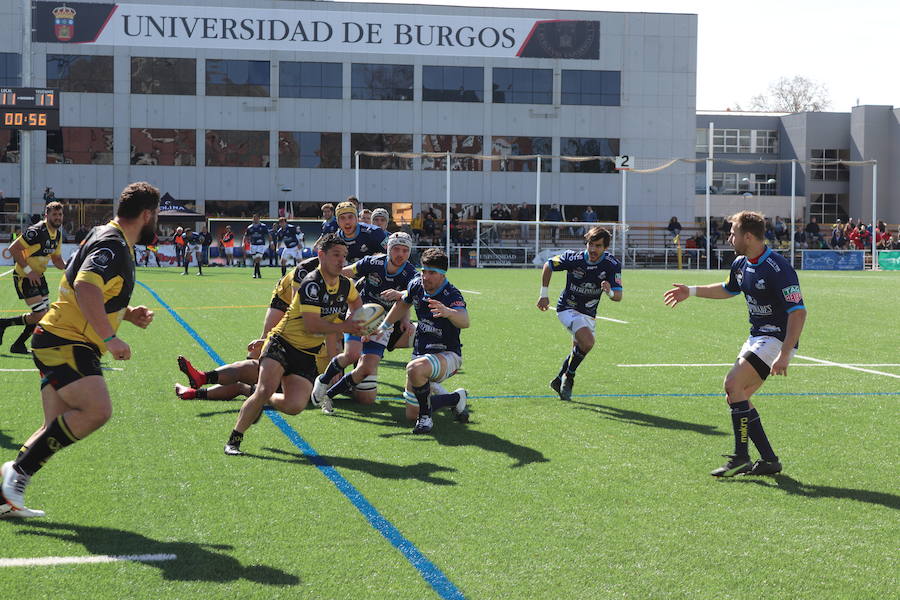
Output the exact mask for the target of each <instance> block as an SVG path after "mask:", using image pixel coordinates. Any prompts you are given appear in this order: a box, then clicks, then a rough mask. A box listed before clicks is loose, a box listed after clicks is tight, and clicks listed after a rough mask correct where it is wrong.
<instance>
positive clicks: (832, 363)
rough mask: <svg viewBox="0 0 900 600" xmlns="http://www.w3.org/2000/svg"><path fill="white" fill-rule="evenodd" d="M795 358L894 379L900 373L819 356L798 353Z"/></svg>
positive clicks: (897, 377)
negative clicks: (824, 358)
mask: <svg viewBox="0 0 900 600" xmlns="http://www.w3.org/2000/svg"><path fill="white" fill-rule="evenodd" d="M795 356H796V357H797V358H802V359H803V360H811V361H813V362H817V363H822V364H823V365H828V366H831V367H841V368H842V369H850V370H851V371H861V372H863V373H871V374H872V375H884V376H885V377H893V378H894V379H900V375H896V374H894V373H885V372H884V371H874V370H872V369H863V368H861V367H857V366H855V365H848V364H846V363H837V362H832V361H830V360H823V359H821V358H813V357H811V356H800V355H799V354H795Z"/></svg>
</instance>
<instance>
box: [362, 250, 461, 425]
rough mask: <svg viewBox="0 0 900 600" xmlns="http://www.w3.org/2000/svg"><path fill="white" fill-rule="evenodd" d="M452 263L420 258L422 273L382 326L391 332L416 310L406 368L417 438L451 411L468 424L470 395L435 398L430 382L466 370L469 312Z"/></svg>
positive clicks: (432, 254)
mask: <svg viewBox="0 0 900 600" xmlns="http://www.w3.org/2000/svg"><path fill="white" fill-rule="evenodd" d="M449 263H450V261H449V259H448V258H447V255H446V254H444V251H443V250H441V249H439V248H429V249H428V250H426V251H425V252H423V253H422V272H421V274H419V275H418V276H417V277H416V278H415V279H413V280H412V281H411V282H410V283H409V285H408V286H407V288H406V291H405V292H404V293H403V294H402V295H401V296H400V298H399V300H398V301H397V302H395V303H394V306H393V307H392V308H391V310H390V312H388V314H387V316H386V317H385V318H384V321H383V322H382V324H381V327H380V328H381V329H382V330H383V331H387V330H389V329H390V328H392V327H397V326H398V323H399V322H400V321H401V320H402V319H403V318H404V317H406V315H407V314H408V313H409V309H410V307H415V310H416V316H417V317H418V323H417V324H416V332H415V341H414V342H413V354H412V359H411V360H410V361H409V364H407V365H406V392H404V394H403V397H404V398H405V399H406V418H407V419H410V420H412V419H415V420H416V426H415V428H414V429H413V433H417V434H422V433H429V432H430V431H431V429H432V428H433V427H434V421H433V419H432V417H431V413H432V411H434V410H437V409H439V408H443V407H445V406H446V407H450V409H451V411H452V412H453V414H454V417H455V418H456V420H457V421H460V422H463V423H465V422H467V421H468V420H469V412H468V408H467V402H468V393H467V392H466V390H465V389H463V388H459V389H456V390H454V391H453V392H452V393H449V394H448V393H442V394H435V395H432V382H434V383H441V382H442V381H444V380H445V379H448V378H449V377H452V376H453V375H454V374H455V373H456V372H457V371H458V370H459V368H460V367H461V366H462V343H461V342H460V339H459V333H460V330H461V329H466V328H467V327H468V326H469V313H468V311H467V310H466V301H465V299H464V298H463V295H462V293H460V291H459V290H458V289H456V287H455V286H454V285H453V284H451V283H450V281H449V280H448V279H447V268H448V267H449Z"/></svg>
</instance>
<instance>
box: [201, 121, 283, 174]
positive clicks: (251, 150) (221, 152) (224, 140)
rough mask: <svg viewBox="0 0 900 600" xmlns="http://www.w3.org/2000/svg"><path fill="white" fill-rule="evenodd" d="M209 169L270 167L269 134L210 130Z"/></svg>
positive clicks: (207, 157) (207, 150) (207, 152)
mask: <svg viewBox="0 0 900 600" xmlns="http://www.w3.org/2000/svg"><path fill="white" fill-rule="evenodd" d="M206 166H207V167H268V166H269V132H268V131H234V130H224V129H208V130H207V131H206Z"/></svg>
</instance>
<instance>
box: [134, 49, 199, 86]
mask: <svg viewBox="0 0 900 600" xmlns="http://www.w3.org/2000/svg"><path fill="white" fill-rule="evenodd" d="M131 93H132V94H167V95H172V96H195V95H197V61H196V59H193V58H154V57H145V56H132V57H131Z"/></svg>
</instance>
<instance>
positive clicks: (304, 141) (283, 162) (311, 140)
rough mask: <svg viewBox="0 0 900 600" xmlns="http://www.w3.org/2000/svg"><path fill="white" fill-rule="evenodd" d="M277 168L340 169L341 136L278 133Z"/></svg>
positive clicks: (315, 133)
mask: <svg viewBox="0 0 900 600" xmlns="http://www.w3.org/2000/svg"><path fill="white" fill-rule="evenodd" d="M278 166H279V167H281V168H282V169H297V168H300V169H340V168H341V134H340V133H320V132H317V131H279V132H278Z"/></svg>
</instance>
